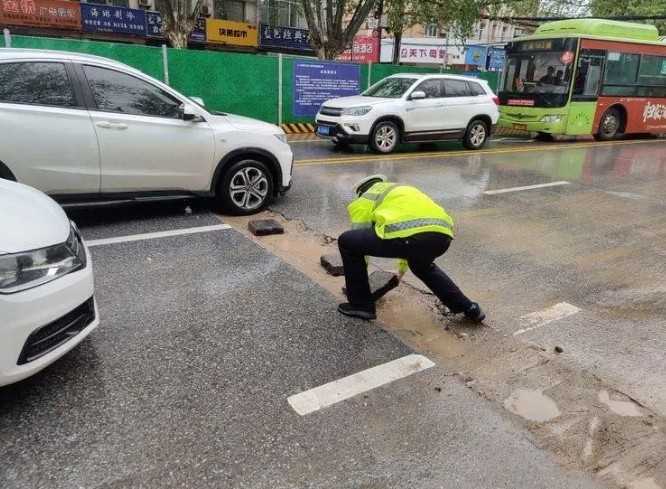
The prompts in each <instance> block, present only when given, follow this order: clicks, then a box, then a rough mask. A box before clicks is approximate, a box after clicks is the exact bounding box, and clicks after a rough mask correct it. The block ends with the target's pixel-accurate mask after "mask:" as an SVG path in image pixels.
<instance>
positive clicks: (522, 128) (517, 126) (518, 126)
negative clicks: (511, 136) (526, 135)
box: [513, 124, 527, 131]
mask: <svg viewBox="0 0 666 489" xmlns="http://www.w3.org/2000/svg"><path fill="white" fill-rule="evenodd" d="M513 128H514V129H518V130H520V131H527V124H513Z"/></svg>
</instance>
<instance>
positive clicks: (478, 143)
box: [463, 119, 488, 149]
mask: <svg viewBox="0 0 666 489" xmlns="http://www.w3.org/2000/svg"><path fill="white" fill-rule="evenodd" d="M487 141H488V124H486V123H485V122H483V121H482V120H481V119H474V120H473V121H472V122H470V123H469V126H467V131H465V137H464V138H463V145H464V146H465V148H467V149H481V148H483V147H484V146H485V144H486V142H487Z"/></svg>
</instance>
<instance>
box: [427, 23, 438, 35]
mask: <svg viewBox="0 0 666 489" xmlns="http://www.w3.org/2000/svg"><path fill="white" fill-rule="evenodd" d="M424 36H425V37H437V24H428V25H426V27H425V34H424Z"/></svg>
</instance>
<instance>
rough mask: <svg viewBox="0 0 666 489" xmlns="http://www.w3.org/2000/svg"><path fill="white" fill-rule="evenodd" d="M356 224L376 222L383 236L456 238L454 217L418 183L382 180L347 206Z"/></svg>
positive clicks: (376, 229)
mask: <svg viewBox="0 0 666 489" xmlns="http://www.w3.org/2000/svg"><path fill="white" fill-rule="evenodd" d="M347 211H348V212H349V218H350V220H351V223H352V228H354V229H358V228H364V227H371V226H374V228H375V232H376V233H377V236H379V237H380V238H381V239H394V238H408V237H410V236H413V235H415V234H418V233H442V234H445V235H447V236H450V237H451V238H453V219H452V218H451V216H449V215H448V214H447V213H446V211H445V210H444V209H443V208H442V207H441V206H439V205H437V204H436V203H435V202H434V201H433V200H432V199H431V198H430V197H428V196H427V195H426V194H424V193H423V192H421V191H420V190H419V189H417V188H415V187H410V186H408V185H399V184H396V183H389V182H380V183H376V184H374V185H373V186H372V187H370V188H369V189H368V190H367V191H366V192H365V193H364V194H363V195H361V196H360V197H359V198H357V199H355V200H354V201H353V202H352V203H351V204H349V206H348V207H347Z"/></svg>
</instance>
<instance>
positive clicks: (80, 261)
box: [0, 179, 99, 386]
mask: <svg viewBox="0 0 666 489" xmlns="http://www.w3.org/2000/svg"><path fill="white" fill-rule="evenodd" d="M0 209H2V210H1V211H0V386H2V385H6V384H11V383H13V382H17V381H19V380H22V379H24V378H26V377H29V376H30V375H32V374H34V373H36V372H38V371H39V370H41V369H43V368H44V367H46V366H47V365H49V364H51V363H53V362H54V361H56V360H57V359H58V358H60V357H61V356H63V355H64V354H65V353H67V352H68V351H69V350H71V349H72V348H74V347H75V346H76V345H77V344H79V343H80V342H81V340H83V338H85V337H86V336H87V335H88V334H90V332H91V331H92V330H93V329H95V328H96V327H97V325H98V323H99V318H98V315H97V307H96V305H95V298H94V287H93V271H92V264H91V262H90V256H89V255H88V250H87V249H86V246H85V244H84V243H83V240H82V239H81V236H80V234H79V232H78V230H77V229H76V226H74V224H73V223H70V221H69V219H68V218H67V216H66V215H65V213H64V212H63V210H62V208H61V207H60V206H59V205H58V204H56V203H55V202H54V201H53V200H52V199H50V198H49V197H47V196H46V195H44V194H43V193H41V192H39V191H37V190H35V189H33V188H30V187H28V186H25V185H21V184H19V183H14V182H9V181H6V180H2V179H0Z"/></svg>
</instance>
